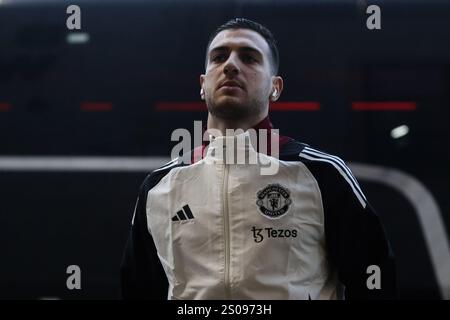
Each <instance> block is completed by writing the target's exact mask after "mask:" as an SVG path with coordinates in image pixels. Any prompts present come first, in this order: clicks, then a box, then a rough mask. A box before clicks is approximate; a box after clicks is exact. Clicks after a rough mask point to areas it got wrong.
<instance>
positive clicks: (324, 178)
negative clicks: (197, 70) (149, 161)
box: [122, 19, 395, 299]
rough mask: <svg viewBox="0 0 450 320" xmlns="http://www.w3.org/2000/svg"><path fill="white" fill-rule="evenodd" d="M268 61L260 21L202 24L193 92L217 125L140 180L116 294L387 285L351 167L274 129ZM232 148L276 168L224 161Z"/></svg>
mask: <svg viewBox="0 0 450 320" xmlns="http://www.w3.org/2000/svg"><path fill="white" fill-rule="evenodd" d="M277 73H278V49H277V46H276V43H275V40H274V38H273V35H272V34H271V32H270V31H269V30H267V29H266V28H265V27H263V26H262V25H260V24H258V23H256V22H253V21H250V20H247V19H233V20H230V21H228V22H227V23H225V24H224V25H222V26H221V27H219V28H218V29H217V30H216V31H215V32H214V33H213V34H212V35H211V37H210V41H209V43H208V46H207V56H206V72H205V74H204V75H201V76H200V86H201V91H200V95H201V98H202V99H204V100H205V101H206V105H207V108H208V122H207V128H208V131H211V132H214V134H213V135H211V137H210V139H209V140H210V141H208V142H209V144H208V143H205V144H204V145H203V146H202V147H201V148H200V150H194V155H193V156H190V158H192V159H194V161H193V162H192V163H183V162H180V161H179V160H177V159H175V160H173V161H171V162H169V163H168V164H166V165H165V166H163V167H161V168H159V169H156V170H155V171H154V172H153V173H152V174H150V175H149V176H148V177H147V178H146V179H145V181H144V183H143V184H142V186H141V190H140V194H139V197H138V201H137V204H136V208H135V212H134V216H133V221H132V228H131V234H130V238H129V240H128V243H127V247H126V251H125V254H124V260H123V264H122V292H123V296H124V298H150V299H167V298H168V299H342V298H345V299H352V298H353V299H371V298H392V297H393V296H394V288H395V267H394V261H393V256H392V252H391V250H390V246H389V243H388V241H387V239H386V236H385V234H384V231H383V228H382V226H381V223H380V221H379V219H378V217H377V216H376V214H375V213H374V211H373V209H372V207H371V206H370V204H369V203H368V201H367V199H366V197H365V195H364V193H363V192H362V190H361V188H360V186H359V185H358V183H357V181H356V179H355V178H354V176H353V175H352V173H351V172H350V170H349V168H348V167H347V166H346V165H345V163H344V162H343V161H342V160H341V159H340V158H338V157H336V156H332V155H329V154H326V153H324V152H321V151H318V150H316V149H313V148H311V147H309V146H308V145H306V144H302V143H299V142H297V141H295V140H293V139H291V138H288V137H284V136H279V135H277V134H276V133H275V132H274V131H273V130H272V125H271V123H270V120H269V118H268V109H269V102H270V101H276V100H277V99H278V98H279V96H280V94H281V93H282V90H283V79H282V78H281V77H280V76H277ZM227 129H242V130H243V131H244V133H240V134H232V135H230V134H228V133H227ZM251 129H267V130H268V131H269V136H270V137H271V138H273V137H275V139H277V140H276V142H277V143H275V145H277V146H278V147H279V149H278V150H274V149H273V148H272V149H271V148H270V147H271V146H272V144H270V145H269V146H268V147H269V148H264V147H265V145H264V143H263V144H258V143H256V144H255V143H252V141H253V140H251V139H247V138H248V137H249V134H248V132H250V130H251ZM242 139H243V140H242ZM238 140H240V141H244V144H239V143H236V144H231V146H233V147H231V148H230V147H228V144H227V143H224V141H225V142H227V141H234V142H238ZM260 141H261V140H260ZM237 145H240V146H237ZM261 145H262V146H263V148H261V147H259V146H261ZM236 146H237V147H236ZM260 149H265V150H262V151H261V150H260ZM197 151H200V153H198V152H197ZM235 151H236V152H237V153H239V152H241V153H245V154H247V157H245V159H247V160H248V158H249V157H250V156H252V155H257V156H258V158H260V159H263V160H264V161H265V162H266V163H271V164H276V165H277V167H276V168H277V170H276V171H274V172H272V173H270V174H261V172H262V171H261V170H260V169H261V166H262V165H260V163H258V164H249V163H246V164H240V163H235V162H233V161H229V162H227V159H229V158H231V159H232V160H233V159H234V156H232V157H228V153H229V152H235ZM263 151H264V152H263ZM277 151H278V152H277ZM277 153H279V154H278V155H277ZM199 154H200V156H198V155H199ZM343 289H345V291H344V290H343Z"/></svg>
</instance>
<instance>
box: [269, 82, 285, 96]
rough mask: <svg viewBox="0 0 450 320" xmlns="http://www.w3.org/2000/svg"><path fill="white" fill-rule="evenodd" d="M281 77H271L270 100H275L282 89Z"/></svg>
mask: <svg viewBox="0 0 450 320" xmlns="http://www.w3.org/2000/svg"><path fill="white" fill-rule="evenodd" d="M283 86H284V82H283V78H281V77H280V76H274V77H272V91H271V92H270V100H271V101H277V100H278V98H279V97H280V95H281V92H282V91H283Z"/></svg>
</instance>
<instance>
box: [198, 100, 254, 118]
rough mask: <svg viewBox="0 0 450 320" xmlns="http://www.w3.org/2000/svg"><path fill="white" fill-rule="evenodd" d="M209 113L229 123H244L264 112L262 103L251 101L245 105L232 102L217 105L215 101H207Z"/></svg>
mask: <svg viewBox="0 0 450 320" xmlns="http://www.w3.org/2000/svg"><path fill="white" fill-rule="evenodd" d="M206 105H207V108H208V111H209V113H211V114H212V115H213V116H214V117H217V118H220V119H224V120H228V121H242V120H246V119H251V118H252V117H255V116H257V115H259V114H260V113H261V112H262V108H263V107H262V105H263V103H262V101H259V100H258V99H255V98H254V99H250V100H249V101H248V102H244V103H234V102H232V101H229V102H222V103H219V104H217V103H216V102H215V101H214V100H213V99H208V98H207V99H206Z"/></svg>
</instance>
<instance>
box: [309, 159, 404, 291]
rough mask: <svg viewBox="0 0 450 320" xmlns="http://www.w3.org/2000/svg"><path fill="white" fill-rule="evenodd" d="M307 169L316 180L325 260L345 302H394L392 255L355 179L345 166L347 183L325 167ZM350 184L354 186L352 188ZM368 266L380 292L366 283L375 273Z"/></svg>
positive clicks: (394, 283)
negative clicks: (374, 268) (341, 287)
mask: <svg viewBox="0 0 450 320" xmlns="http://www.w3.org/2000/svg"><path fill="white" fill-rule="evenodd" d="M308 167H310V169H311V170H312V171H314V172H313V174H314V175H315V176H316V177H317V178H318V179H317V180H318V183H319V187H320V189H321V194H322V202H323V205H324V219H325V221H324V223H325V241H326V246H327V252H328V259H329V262H330V263H331V265H332V266H333V267H334V268H335V270H337V273H338V277H339V280H340V282H341V283H342V284H343V285H344V286H345V299H395V298H396V271H395V262H394V255H393V252H392V249H391V246H390V244H389V241H388V238H387V236H386V233H385V230H384V228H383V226H382V223H381V221H380V219H379V217H378V216H377V214H376V213H375V210H374V209H373V207H372V206H371V205H370V203H368V202H367V200H366V199H365V197H364V196H361V195H362V190H361V189H360V188H359V186H358V185H357V182H356V179H355V178H354V177H353V175H352V174H351V173H350V170H349V169H348V168H347V167H346V169H347V170H348V172H349V173H350V175H348V176H347V180H346V179H345V178H344V176H343V175H342V174H341V173H339V172H338V170H336V169H335V168H334V167H333V166H330V165H328V164H323V163H320V164H319V163H315V164H310V165H308ZM349 180H352V181H349ZM351 183H355V184H353V187H354V188H352V184H351ZM356 189H358V191H357V190H356ZM359 191H361V193H359V195H360V198H359V199H358V197H357V194H358V192H359ZM360 199H364V201H362V200H360ZM369 266H377V267H379V271H380V273H379V275H380V284H381V286H380V288H379V289H378V288H373V286H370V285H369V286H368V284H367V283H368V280H369V283H371V284H373V282H372V280H373V277H371V276H372V275H374V271H371V269H369V270H368V268H369ZM370 287H372V289H370Z"/></svg>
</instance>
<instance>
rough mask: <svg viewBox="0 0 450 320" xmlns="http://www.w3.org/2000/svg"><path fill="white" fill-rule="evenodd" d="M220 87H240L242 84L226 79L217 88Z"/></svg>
mask: <svg viewBox="0 0 450 320" xmlns="http://www.w3.org/2000/svg"><path fill="white" fill-rule="evenodd" d="M222 87H238V88H241V89H242V86H241V85H240V84H239V82H237V81H233V80H227V81H225V82H223V83H222V84H221V85H220V86H219V88H222Z"/></svg>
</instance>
